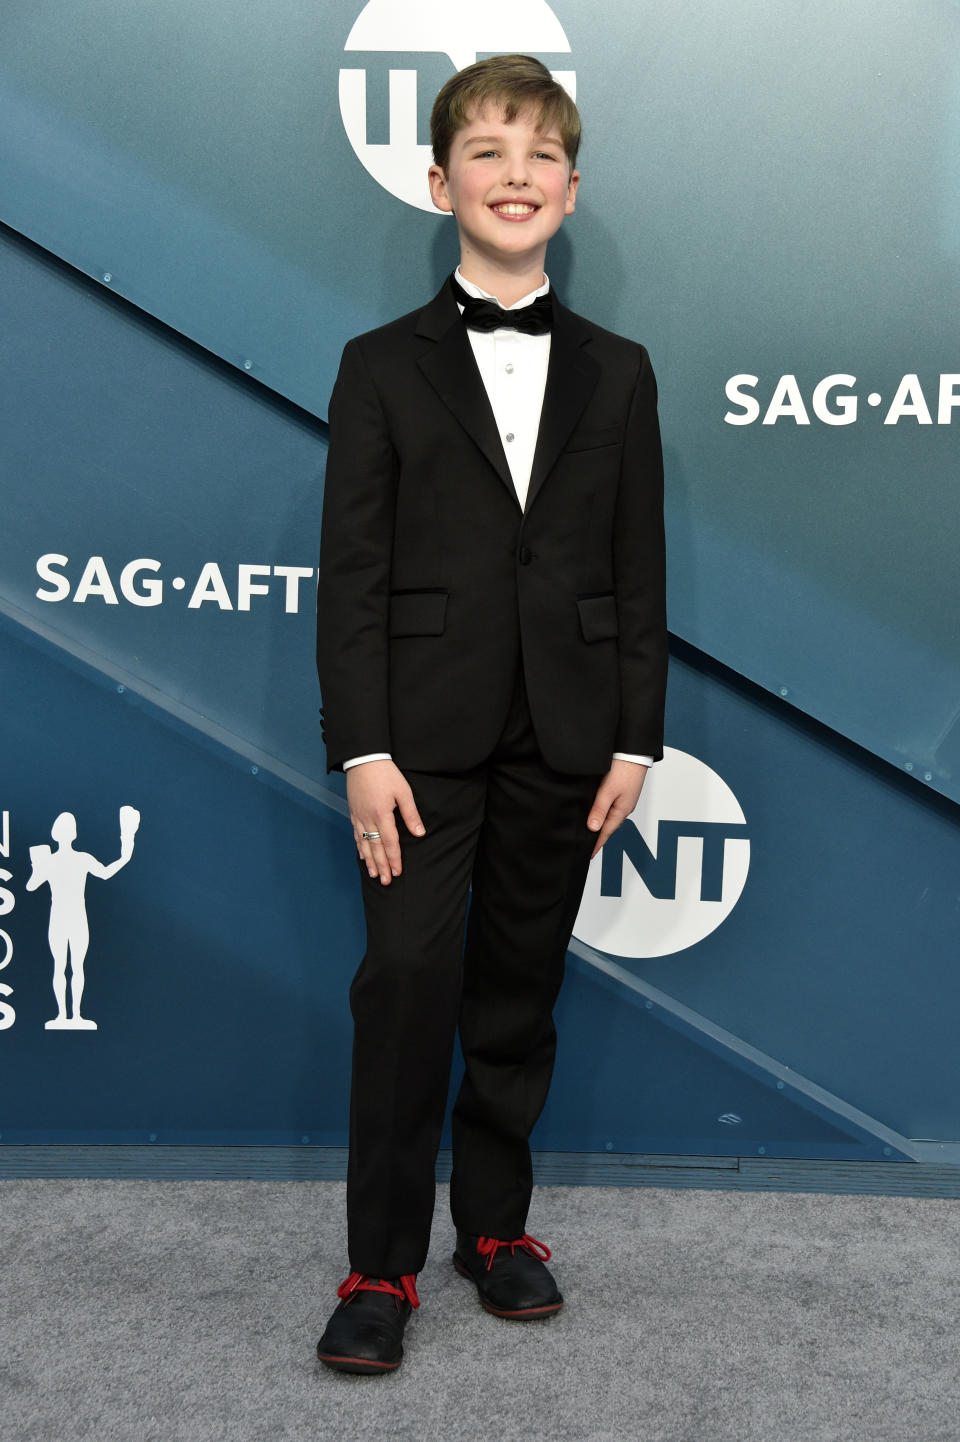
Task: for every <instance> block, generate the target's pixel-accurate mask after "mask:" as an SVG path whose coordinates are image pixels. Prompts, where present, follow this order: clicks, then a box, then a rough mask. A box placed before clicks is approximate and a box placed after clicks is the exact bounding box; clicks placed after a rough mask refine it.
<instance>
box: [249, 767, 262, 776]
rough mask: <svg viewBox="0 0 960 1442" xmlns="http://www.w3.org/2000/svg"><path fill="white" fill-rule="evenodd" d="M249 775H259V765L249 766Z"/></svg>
mask: <svg viewBox="0 0 960 1442" xmlns="http://www.w3.org/2000/svg"><path fill="white" fill-rule="evenodd" d="M250 775H251V776H259V775H260V767H259V766H251V767H250Z"/></svg>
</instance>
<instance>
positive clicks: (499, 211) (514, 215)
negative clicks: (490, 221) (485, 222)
mask: <svg viewBox="0 0 960 1442" xmlns="http://www.w3.org/2000/svg"><path fill="white" fill-rule="evenodd" d="M490 209H491V210H492V211H493V213H494V215H499V216H501V217H502V219H504V220H526V219H527V218H528V216H531V215H536V213H537V211H538V210H539V209H540V207H539V205H532V204H530V203H529V202H528V201H519V200H503V201H500V202H499V204H497V205H491V207H490Z"/></svg>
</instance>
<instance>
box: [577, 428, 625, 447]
mask: <svg viewBox="0 0 960 1442" xmlns="http://www.w3.org/2000/svg"><path fill="white" fill-rule="evenodd" d="M622 440H623V427H622V426H607V427H606V429H605V430H602V431H574V433H573V435H572V436H571V437H570V439H569V440H568V441H567V444H566V446H565V447H564V449H565V450H567V451H598V450H599V449H600V447H601V446H615V445H617V444H618V443H619V442H620V441H622Z"/></svg>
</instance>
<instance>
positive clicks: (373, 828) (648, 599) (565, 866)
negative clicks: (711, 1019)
mask: <svg viewBox="0 0 960 1442" xmlns="http://www.w3.org/2000/svg"><path fill="white" fill-rule="evenodd" d="M431 130H432V141H433V153H434V161H435V163H434V164H433V165H432V166H431V167H430V170H429V180H430V190H431V194H432V197H433V201H434V204H435V205H436V206H437V207H438V209H440V210H443V211H452V212H453V214H454V216H455V218H456V222H457V229H458V232H459V238H460V265H459V268H458V270H457V271H456V273H455V275H454V276H452V277H451V278H450V279H449V280H448V281H446V282H445V284H444V286H443V288H442V289H441V291H440V294H439V295H437V296H436V297H435V298H434V299H433V300H432V301H431V302H430V303H429V304H428V305H427V306H426V307H424V308H423V309H422V310H419V311H417V312H414V313H413V314H411V315H407V316H403V317H401V319H400V320H397V321H394V322H393V323H392V324H390V325H387V326H383V327H382V328H381V329H379V330H375V331H372V332H370V333H369V334H368V335H363V336H359V337H358V338H357V339H355V340H352V341H350V342H349V344H348V345H347V347H346V349H345V351H344V354H343V360H342V363H341V367H340V373H339V376H338V378H337V383H336V386H335V388H334V392H333V396H332V399H331V402H330V451H329V457H328V465H327V479H326V495H325V501H324V515H323V542H322V548H321V559H320V585H319V633H318V647H317V657H318V666H319V671H320V680H321V685H322V688H323V698H324V708H325V740H326V743H327V752H328V762H329V765H330V766H331V768H334V767H343V768H344V769H345V770H346V773H347V797H348V801H349V805H350V815H351V818H352V821H353V827H354V836H355V839H356V844H357V851H358V855H359V858H360V869H361V881H362V887H363V900H364V909H365V914H366V924H367V951H366V955H365V957H364V960H363V963H362V965H361V966H360V969H359V971H358V972H357V975H356V977H355V978H354V981H353V985H352V987H351V993H350V1000H351V1007H352V1011H353V1017H354V1024H355V1033H354V1056H353V1080H352V1092H351V1107H350V1163H349V1172H348V1185H347V1216H348V1232H349V1257H350V1266H351V1268H352V1271H351V1274H350V1276H349V1277H348V1278H347V1280H346V1281H345V1282H344V1283H343V1284H342V1285H341V1286H340V1288H339V1290H338V1295H339V1296H340V1298H341V1301H340V1305H339V1306H338V1307H337V1309H336V1311H335V1312H334V1314H333V1316H332V1317H331V1319H330V1322H329V1324H328V1326H327V1329H326V1331H325V1333H324V1335H323V1337H322V1338H321V1340H320V1343H319V1345H318V1349H317V1350H318V1355H319V1356H320V1358H321V1360H322V1361H324V1362H326V1363H327V1364H328V1365H329V1366H331V1367H335V1368H338V1369H340V1370H342V1371H348V1372H363V1373H370V1374H378V1373H383V1372H387V1371H393V1370H395V1369H396V1368H397V1367H398V1366H399V1364H400V1361H401V1358H402V1356H403V1349H402V1337H403V1331H404V1326H405V1324H406V1321H407V1319H408V1317H409V1315H410V1312H411V1309H412V1308H413V1307H417V1306H418V1305H419V1301H418V1298H417V1293H416V1286H415V1277H416V1273H417V1272H419V1271H420V1269H421V1268H422V1266H423V1264H424V1260H425V1258H426V1254H427V1245H428V1241H429V1234H430V1222H431V1218H432V1213H433V1204H434V1165H435V1160H436V1154H437V1148H438V1145H439V1140H440V1131H441V1126H442V1122H443V1115H444V1107H445V1103H446V1095H447V1089H448V1085H449V1071H450V1062H451V1056H452V1049H453V1042H454V1034H455V1032H456V1030H457V1028H458V1026H459V1032H460V1040H461V1046H462V1050H463V1055H464V1061H465V1064H466V1073H465V1076H464V1079H463V1084H462V1086H461V1088H460V1091H459V1095H458V1097H457V1102H456V1106H455V1109H454V1113H453V1154H454V1161H453V1176H452V1179H451V1183H450V1205H451V1211H452V1214H453V1220H454V1223H455V1225H456V1228H457V1249H456V1252H455V1254H454V1258H453V1260H454V1265H455V1266H456V1268H457V1270H458V1271H459V1272H460V1273H461V1274H462V1275H463V1276H465V1277H467V1278H469V1279H471V1280H472V1281H473V1282H474V1283H475V1285H476V1287H477V1290H478V1293H479V1298H480V1301H481V1303H482V1304H483V1306H484V1307H485V1308H486V1309H487V1311H489V1312H492V1313H493V1314H494V1315H495V1316H498V1317H510V1318H515V1319H520V1320H527V1319H530V1318H536V1317H546V1316H549V1315H551V1314H552V1313H555V1312H556V1311H558V1310H559V1309H560V1307H561V1306H562V1305H563V1298H562V1297H561V1295H560V1292H559V1291H558V1289H557V1286H556V1283H555V1282H554V1280H553V1277H552V1276H551V1275H550V1272H549V1271H548V1270H547V1267H546V1266H545V1262H546V1261H547V1260H548V1259H549V1257H550V1252H549V1250H548V1248H546V1247H545V1246H543V1245H542V1244H541V1243H539V1242H537V1241H536V1240H535V1239H534V1238H532V1237H530V1236H528V1234H527V1233H526V1230H525V1228H526V1220H527V1211H528V1208H529V1204H530V1196H531V1185H532V1180H531V1165H530V1148H529V1144H528V1138H529V1135H530V1132H531V1130H532V1128H533V1125H534V1123H535V1122H536V1120H537V1117H538V1116H539V1114H540V1111H541V1109H542V1107H543V1104H544V1101H545V1100H546V1096H547V1091H548V1088H549V1084H550V1076H551V1072H552V1068H553V1060H554V1053H555V1048H556V1033H555V1031H554V1026H553V1021H552V1010H553V1005H554V1002H555V1000H556V997H557V993H558V991H559V988H560V983H561V979H562V975H563V965H564V957H565V953H566V947H567V943H568V941H569V938H570V933H571V930H572V927H573V923H574V920H575V918H576V913H577V909H578V906H579V901H580V896H581V893H582V890H583V885H584V881H585V878H586V871H587V866H588V864H589V861H590V857H591V854H595V853H596V851H597V850H599V848H600V847H601V846H602V845H603V843H604V841H605V840H606V839H607V837H608V836H609V835H610V833H611V832H612V831H613V830H614V829H615V828H616V827H617V826H619V825H620V823H621V822H622V820H623V819H624V817H625V816H627V815H629V813H630V812H631V811H632V810H633V808H634V806H635V805H636V802H637V799H638V797H639V795H640V788H641V786H642V784H643V778H644V775H645V770H646V766H647V765H648V764H650V763H651V762H652V761H653V760H655V759H657V758H659V756H660V755H661V754H662V749H661V745H662V741H661V737H662V723H663V702H664V688H665V679H666V625H665V617H664V570H663V521H662V465H661V453H660V440H659V431H658V426H657V415H656V387H655V383H654V378H653V373H652V371H651V369H650V363H649V360H648V358H647V354H646V351H645V350H644V349H643V347H642V346H639V345H636V344H634V343H633V342H632V341H628V340H623V339H621V338H620V337H619V336H615V335H612V334H611V333H610V332H609V331H604V330H601V329H600V328H599V327H598V326H595V325H592V324H590V323H589V322H588V321H586V320H583V319H582V318H581V317H579V316H577V315H574V314H573V313H572V312H571V311H568V310H567V309H566V308H565V307H564V306H562V305H561V304H560V303H559V301H558V300H557V298H556V297H555V296H554V295H553V294H552V292H551V290H550V285H549V281H548V280H547V278H546V276H545V274H544V260H545V256H546V250H547V242H548V241H549V240H550V238H551V236H552V235H554V234H555V232H556V231H557V230H558V229H559V227H560V225H561V224H562V222H563V219H564V217H565V216H567V215H570V214H572V213H573V209H574V203H575V199H576V194H577V187H578V185H579V181H580V176H579V173H578V172H577V170H576V169H575V164H576V157H577V149H578V145H579V139H580V121H579V116H578V114H577V110H576V107H575V105H574V104H573V101H572V100H571V99H570V97H569V96H568V95H567V93H566V91H565V90H563V89H562V87H561V86H559V85H558V84H557V83H556V82H555V81H554V80H553V78H552V77H551V75H550V72H549V71H548V70H547V69H546V68H545V67H544V66H543V65H541V64H540V62H539V61H537V60H533V59H531V58H530V57H528V56H523V55H508V56H497V57H495V58H493V59H490V60H484V61H481V62H479V63H478V64H476V65H471V66H469V67H468V68H467V69H465V70H462V71H460V72H459V73H458V74H457V75H455V76H453V78H452V79H451V80H450V81H448V83H447V84H446V85H445V86H444V87H443V89H442V90H441V92H440V94H439V95H438V97H437V100H436V103H435V105H434V110H433V115H432V120H431ZM500 307H504V308H505V309H503V310H501V309H500ZM471 891H472V895H471V900H470V906H469V919H467V911H468V907H467V899H468V893H471Z"/></svg>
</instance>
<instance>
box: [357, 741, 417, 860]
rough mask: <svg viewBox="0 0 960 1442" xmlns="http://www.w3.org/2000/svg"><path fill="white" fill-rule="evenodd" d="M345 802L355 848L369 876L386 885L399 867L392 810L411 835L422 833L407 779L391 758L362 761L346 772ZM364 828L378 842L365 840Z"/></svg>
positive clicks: (397, 842) (397, 841)
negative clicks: (372, 834)
mask: <svg viewBox="0 0 960 1442" xmlns="http://www.w3.org/2000/svg"><path fill="white" fill-rule="evenodd" d="M347 803H348V805H349V807H350V820H351V821H352V822H353V835H354V839H355V840H356V843H357V851H358V852H359V854H360V859H361V860H362V861H363V863H364V865H365V866H366V868H367V871H368V872H369V874H370V875H371V877H375V876H379V877H380V881H381V884H382V885H383V886H389V885H390V882H391V881H392V880H393V878H394V877H395V876H399V875H400V872H401V871H402V870H403V863H402V861H401V857H400V836H399V833H398V832H397V823H396V820H395V818H394V814H393V813H394V810H395V809H399V812H400V815H401V817H402V819H403V823H404V825H405V826H406V828H407V830H408V831H409V832H410V835H411V836H425V835H426V830H427V828H426V827H425V826H424V824H423V822H422V821H421V820H420V814H419V812H418V811H417V807H416V803H415V802H414V799H413V792H412V791H411V789H410V785H409V782H408V781H407V779H406V777H405V776H404V774H403V772H402V771H401V770H400V768H399V766H396V765H395V764H394V763H393V762H392V761H362V762H361V763H360V764H359V765H358V766H351V767H350V769H349V771H348V772H347ZM365 831H378V832H379V833H380V839H379V840H378V841H365V840H364V838H363V833H364V832H365Z"/></svg>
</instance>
